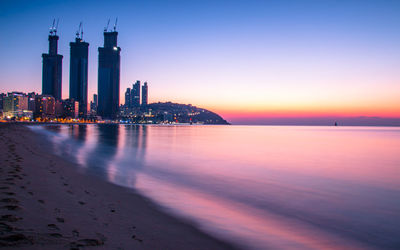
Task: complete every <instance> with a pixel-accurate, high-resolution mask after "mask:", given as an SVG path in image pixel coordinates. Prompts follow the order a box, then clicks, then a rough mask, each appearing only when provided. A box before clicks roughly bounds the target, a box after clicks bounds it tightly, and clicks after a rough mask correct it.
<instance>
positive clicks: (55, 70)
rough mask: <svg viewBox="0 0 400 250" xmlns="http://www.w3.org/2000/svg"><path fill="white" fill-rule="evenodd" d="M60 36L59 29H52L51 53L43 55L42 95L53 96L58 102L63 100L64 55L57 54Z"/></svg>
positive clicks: (50, 37) (50, 38)
mask: <svg viewBox="0 0 400 250" xmlns="http://www.w3.org/2000/svg"><path fill="white" fill-rule="evenodd" d="M57 47H58V36H57V28H55V27H54V22H53V27H52V28H51V29H50V34H49V53H48V54H42V58H43V71H42V94H43V95H51V96H53V97H54V98H55V99H56V100H61V91H62V89H61V75H62V58H63V56H62V55H59V54H57Z"/></svg>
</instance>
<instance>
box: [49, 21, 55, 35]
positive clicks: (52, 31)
mask: <svg viewBox="0 0 400 250" xmlns="http://www.w3.org/2000/svg"><path fill="white" fill-rule="evenodd" d="M55 22H56V19H53V25H51V27H50V35H53V33H54V24H55Z"/></svg>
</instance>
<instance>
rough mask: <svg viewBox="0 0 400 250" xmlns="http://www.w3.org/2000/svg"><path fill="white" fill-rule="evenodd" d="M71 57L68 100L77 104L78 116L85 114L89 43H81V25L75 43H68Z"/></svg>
mask: <svg viewBox="0 0 400 250" xmlns="http://www.w3.org/2000/svg"><path fill="white" fill-rule="evenodd" d="M69 45H70V47H71V56H70V64H69V67H70V68H69V98H72V99H74V100H75V101H77V102H79V116H80V117H82V116H85V115H86V114H87V102H88V54H89V52H88V51H89V43H87V42H84V41H83V29H82V30H81V25H80V26H79V30H78V31H77V33H76V38H75V42H71V43H69Z"/></svg>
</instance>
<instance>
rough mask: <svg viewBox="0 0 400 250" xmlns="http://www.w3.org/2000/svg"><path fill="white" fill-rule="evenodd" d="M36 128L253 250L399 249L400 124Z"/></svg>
mask: <svg viewBox="0 0 400 250" xmlns="http://www.w3.org/2000/svg"><path fill="white" fill-rule="evenodd" d="M33 129H34V130H35V131H37V132H39V133H45V134H46V135H47V136H48V138H49V139H50V141H51V146H52V147H53V148H54V150H55V152H56V153H57V154H59V155H61V156H63V157H67V158H69V159H71V160H72V161H74V162H76V163H78V164H79V168H80V170H81V171H83V172H85V173H90V174H95V175H96V176H98V177H100V178H103V179H105V180H107V181H109V182H112V183H115V184H118V185H122V186H126V187H130V188H134V189H136V190H138V191H139V192H140V193H142V194H143V195H144V196H147V197H149V198H150V199H152V200H153V201H154V202H156V203H157V204H159V205H160V206H161V207H162V208H164V209H165V210H166V211H167V212H170V213H173V214H175V215H178V216H180V217H184V218H186V219H189V220H190V221H192V222H193V223H195V224H196V225H197V226H198V227H199V228H201V229H202V230H204V231H205V232H208V233H210V234H211V235H216V236H218V237H220V238H222V239H225V240H226V241H229V242H233V243H235V244H238V245H240V246H244V247H245V248H248V249H266V248H272V249H330V248H332V249H338V248H346V249H357V248H360V249H365V248H376V249H382V248H384V249H400V128H380V127H284V126H281V127H280V126H139V125H54V126H35V127H33Z"/></svg>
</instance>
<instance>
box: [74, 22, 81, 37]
mask: <svg viewBox="0 0 400 250" xmlns="http://www.w3.org/2000/svg"><path fill="white" fill-rule="evenodd" d="M81 27H82V22H80V23H79V28H78V30H77V31H76V33H75V35H76V38H79V32H80V31H81Z"/></svg>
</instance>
